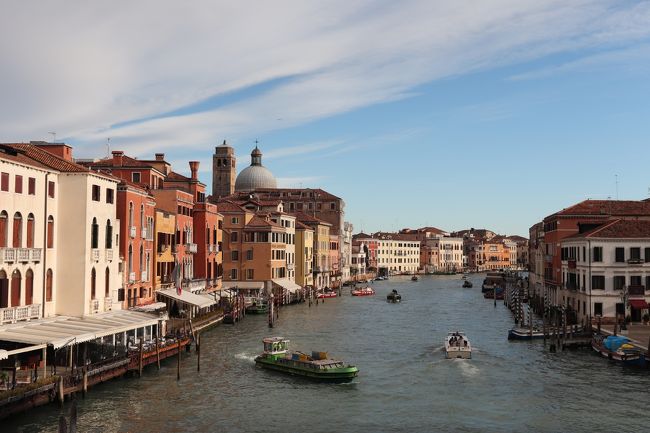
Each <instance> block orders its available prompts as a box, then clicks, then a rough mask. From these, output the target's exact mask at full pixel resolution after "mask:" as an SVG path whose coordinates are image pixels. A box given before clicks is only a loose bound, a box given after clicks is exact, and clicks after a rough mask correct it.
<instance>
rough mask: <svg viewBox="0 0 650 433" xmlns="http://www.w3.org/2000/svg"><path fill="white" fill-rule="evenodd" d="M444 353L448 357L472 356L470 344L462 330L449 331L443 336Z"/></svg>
mask: <svg viewBox="0 0 650 433" xmlns="http://www.w3.org/2000/svg"><path fill="white" fill-rule="evenodd" d="M445 353H446V356H447V358H448V359H452V358H462V359H470V358H471V357H472V345H471V344H470V342H469V340H468V339H467V337H466V336H465V334H464V333H463V332H460V331H456V332H450V333H449V334H447V338H445Z"/></svg>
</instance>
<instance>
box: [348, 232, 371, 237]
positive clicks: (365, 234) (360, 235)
mask: <svg viewBox="0 0 650 433" xmlns="http://www.w3.org/2000/svg"><path fill="white" fill-rule="evenodd" d="M370 238H372V236H371V235H369V234H367V233H364V232H359V233H357V234H356V235H352V239H370Z"/></svg>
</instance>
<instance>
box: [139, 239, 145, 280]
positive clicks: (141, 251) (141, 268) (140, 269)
mask: <svg viewBox="0 0 650 433" xmlns="http://www.w3.org/2000/svg"><path fill="white" fill-rule="evenodd" d="M139 259H140V261H139V267H138V270H139V271H140V274H142V271H144V266H143V265H144V248H143V247H142V245H140V257H139Z"/></svg>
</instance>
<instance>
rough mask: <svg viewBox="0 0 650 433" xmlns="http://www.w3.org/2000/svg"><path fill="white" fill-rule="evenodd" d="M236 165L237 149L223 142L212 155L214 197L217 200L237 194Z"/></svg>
mask: <svg viewBox="0 0 650 433" xmlns="http://www.w3.org/2000/svg"><path fill="white" fill-rule="evenodd" d="M235 163H236V158H235V149H233V148H232V147H230V146H229V145H228V144H226V140H223V144H221V145H220V146H216V147H215V148H214V155H212V196H213V197H214V198H215V199H218V198H221V197H225V196H228V195H231V194H233V193H234V192H235V171H236V168H235Z"/></svg>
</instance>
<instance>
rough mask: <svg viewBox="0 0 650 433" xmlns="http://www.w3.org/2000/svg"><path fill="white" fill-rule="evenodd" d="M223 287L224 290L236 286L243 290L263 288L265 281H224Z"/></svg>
mask: <svg viewBox="0 0 650 433" xmlns="http://www.w3.org/2000/svg"><path fill="white" fill-rule="evenodd" d="M221 287H222V290H226V289H234V288H237V289H243V290H262V289H263V288H264V281H224V282H223V283H222V286H221Z"/></svg>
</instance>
